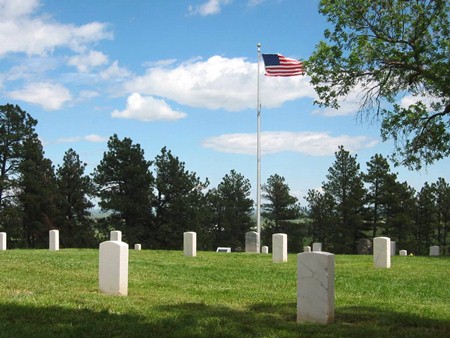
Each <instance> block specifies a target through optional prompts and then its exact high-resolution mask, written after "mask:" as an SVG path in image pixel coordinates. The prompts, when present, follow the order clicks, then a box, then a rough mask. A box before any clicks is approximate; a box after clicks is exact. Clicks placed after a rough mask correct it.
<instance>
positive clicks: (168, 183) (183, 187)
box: [154, 147, 209, 249]
mask: <svg viewBox="0 0 450 338" xmlns="http://www.w3.org/2000/svg"><path fill="white" fill-rule="evenodd" d="M208 185H209V182H208V180H206V182H202V181H201V180H200V178H199V177H197V176H196V174H195V172H189V171H188V170H186V169H185V163H184V162H181V161H180V160H179V159H178V157H175V156H173V155H172V153H171V151H170V150H169V151H168V150H167V149H166V147H164V148H162V149H161V154H160V155H158V156H156V159H155V189H156V198H155V200H154V201H155V204H154V211H155V234H154V236H155V240H156V242H155V243H154V246H156V247H159V248H165V249H181V248H182V247H183V233H184V232H185V231H195V232H197V233H198V234H197V237H198V238H197V239H198V241H199V243H202V240H203V237H204V236H206V235H205V234H204V233H203V231H202V224H203V222H204V217H206V215H204V213H203V209H204V207H205V200H204V195H203V193H202V190H203V189H204V188H206V187H207V186H208Z"/></svg>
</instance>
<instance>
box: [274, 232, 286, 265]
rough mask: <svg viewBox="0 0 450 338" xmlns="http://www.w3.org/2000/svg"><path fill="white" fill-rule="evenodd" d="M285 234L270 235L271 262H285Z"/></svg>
mask: <svg viewBox="0 0 450 338" xmlns="http://www.w3.org/2000/svg"><path fill="white" fill-rule="evenodd" d="M287 260H288V254H287V235H286V234H273V235H272V262H274V263H283V262H287Z"/></svg>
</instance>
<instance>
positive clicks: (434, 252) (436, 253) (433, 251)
mask: <svg viewBox="0 0 450 338" xmlns="http://www.w3.org/2000/svg"><path fill="white" fill-rule="evenodd" d="M430 256H439V246H437V245H433V246H430Z"/></svg>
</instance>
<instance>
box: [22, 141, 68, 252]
mask: <svg viewBox="0 0 450 338" xmlns="http://www.w3.org/2000/svg"><path fill="white" fill-rule="evenodd" d="M19 173H20V179H19V183H18V185H19V190H20V192H19V195H18V200H19V203H20V206H21V208H22V222H23V229H24V236H25V241H26V243H27V246H28V247H31V248H43V247H48V231H49V230H52V229H55V228H57V224H55V222H54V221H55V219H56V218H57V215H58V208H57V201H58V200H59V195H58V192H57V185H56V178H55V173H54V169H53V166H52V163H51V161H50V160H49V159H46V158H45V157H44V151H43V148H42V144H41V142H40V141H39V139H38V138H37V137H31V138H28V139H26V140H25V141H24V142H23V149H22V159H21V162H20V164H19Z"/></svg>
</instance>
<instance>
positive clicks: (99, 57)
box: [68, 50, 108, 73]
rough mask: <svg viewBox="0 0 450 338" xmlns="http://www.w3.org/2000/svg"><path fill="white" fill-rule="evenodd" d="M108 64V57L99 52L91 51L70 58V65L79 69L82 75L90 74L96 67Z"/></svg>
mask: <svg viewBox="0 0 450 338" xmlns="http://www.w3.org/2000/svg"><path fill="white" fill-rule="evenodd" d="M107 62H108V57H107V56H106V55H105V54H103V53H102V52H99V51H95V50H92V51H89V52H87V53H83V54H79V55H75V56H72V57H71V58H69V61H68V64H69V65H71V66H75V67H77V68H78V71H80V72H82V73H86V72H88V71H89V70H90V69H92V68H94V67H98V66H101V65H104V64H106V63H107Z"/></svg>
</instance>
